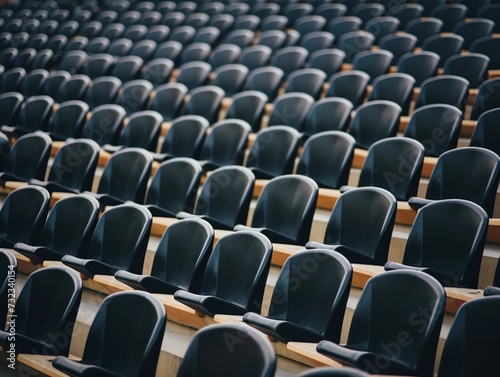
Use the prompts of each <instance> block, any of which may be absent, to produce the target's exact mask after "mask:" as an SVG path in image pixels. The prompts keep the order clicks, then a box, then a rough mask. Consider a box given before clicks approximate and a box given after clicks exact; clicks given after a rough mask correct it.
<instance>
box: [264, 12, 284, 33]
mask: <svg viewBox="0 0 500 377" xmlns="http://www.w3.org/2000/svg"><path fill="white" fill-rule="evenodd" d="M287 25H288V18H286V17H285V16H282V15H271V16H267V17H263V18H261V22H260V29H261V31H262V32H265V31H270V30H282V31H283V30H285V28H286V26H287Z"/></svg>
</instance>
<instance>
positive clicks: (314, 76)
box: [282, 68, 326, 124]
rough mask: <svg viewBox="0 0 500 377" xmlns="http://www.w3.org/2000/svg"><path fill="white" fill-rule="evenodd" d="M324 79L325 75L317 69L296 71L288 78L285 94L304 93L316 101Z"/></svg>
mask: <svg viewBox="0 0 500 377" xmlns="http://www.w3.org/2000/svg"><path fill="white" fill-rule="evenodd" d="M325 79H326V74H325V73H324V72H323V71H320V70H319V69H315V68H304V69H298V70H296V71H294V72H292V73H291V74H290V75H289V76H288V78H287V87H286V92H287V93H290V92H300V93H305V94H308V95H310V96H312V97H313V98H314V99H318V98H319V96H320V94H321V92H322V90H323V84H324V82H325ZM285 116H286V115H285ZM282 124H283V123H282Z"/></svg>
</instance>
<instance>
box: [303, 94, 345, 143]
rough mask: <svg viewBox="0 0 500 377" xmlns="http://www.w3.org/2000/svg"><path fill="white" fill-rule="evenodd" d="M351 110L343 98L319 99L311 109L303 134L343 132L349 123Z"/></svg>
mask: <svg viewBox="0 0 500 377" xmlns="http://www.w3.org/2000/svg"><path fill="white" fill-rule="evenodd" d="M352 109H353V106H352V103H351V102H350V101H348V100H346V99H344V98H340V97H327V98H323V99H320V100H318V101H316V102H315V103H314V105H313V106H312V107H311V110H310V112H309V115H308V116H307V118H306V120H305V125H304V128H303V133H304V134H305V135H306V136H309V135H314V134H316V133H319V132H323V131H330V130H339V131H345V130H346V129H347V127H348V126H349V123H350V114H351V111H352Z"/></svg>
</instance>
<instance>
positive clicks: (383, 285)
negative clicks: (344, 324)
mask: <svg viewBox="0 0 500 377" xmlns="http://www.w3.org/2000/svg"><path fill="white" fill-rule="evenodd" d="M445 297H446V294H445V292H444V289H443V288H442V287H441V286H440V284H439V283H438V282H437V281H436V280H435V279H433V278H432V277H430V276H428V275H426V274H424V273H421V272H418V271H392V272H387V273H384V274H380V275H378V276H375V277H373V278H372V279H370V280H369V281H368V283H367V284H366V286H365V288H364V290H363V293H362V295H361V297H360V299H359V301H358V304H357V306H356V309H355V310H354V315H353V318H352V322H351V327H350V331H349V337H348V339H347V343H346V345H345V346H341V345H338V344H335V343H333V342H330V341H321V342H320V343H318V346H317V351H318V352H320V353H321V354H324V355H326V356H328V357H330V358H333V359H334V360H336V361H338V362H340V363H342V364H347V365H350V366H356V367H357V368H360V369H363V370H365V371H367V372H369V373H393V374H414V375H425V376H427V375H431V374H432V370H433V367H434V356H435V353H436V348H437V343H438V340H439V332H440V330H441V324H442V320H443V315H444V306H445ZM422 308H426V309H427V310H426V314H425V315H426V318H427V319H426V320H425V321H423V320H422V321H421V322H422V324H421V326H418V327H417V326H412V325H411V323H410V322H409V318H411V319H413V320H417V319H418V318H420V316H419V314H416V313H419V311H418V310H419V309H422ZM424 322H425V323H424ZM419 323H420V322H419ZM419 330H420V331H419ZM403 332H404V334H408V337H409V338H410V339H413V342H411V344H409V345H408V346H406V347H403V346H400V345H399V344H400V343H393V342H395V339H397V337H398V334H399V335H400V334H402V333H403ZM387 344H391V345H392V344H394V345H396V344H397V349H398V351H399V352H398V353H393V350H392V349H391V353H390V355H391V356H390V355H389V354H388V353H387V346H386V345H387ZM405 344H406V343H405ZM381 345H384V346H381ZM392 355H394V356H392ZM379 360H381V361H379ZM377 361H379V362H378V363H377ZM381 363H383V364H382V366H383V367H384V368H382V367H381Z"/></svg>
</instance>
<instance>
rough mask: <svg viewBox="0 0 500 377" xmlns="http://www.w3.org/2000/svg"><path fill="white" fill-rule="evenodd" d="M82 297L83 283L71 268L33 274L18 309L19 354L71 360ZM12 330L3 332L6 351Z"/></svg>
mask: <svg viewBox="0 0 500 377" xmlns="http://www.w3.org/2000/svg"><path fill="white" fill-rule="evenodd" d="M81 297H82V281H81V279H80V277H79V276H78V274H77V273H75V271H72V270H71V269H70V268H67V267H47V268H43V269H41V270H38V271H35V272H33V273H32V274H31V275H30V276H29V277H28V279H27V280H26V283H25V284H24V286H23V289H22V290H21V293H20V294H19V298H18V299H17V301H16V305H15V313H16V314H15V315H16V317H14V320H13V321H12V323H14V322H15V325H14V326H15V327H14V330H15V342H16V343H15V349H16V352H19V353H32V354H42V355H50V356H56V355H63V356H67V355H68V353H69V346H70V343H71V337H72V331H71V330H72V329H73V326H74V323H75V320H76V314H77V312H78V307H79V305H80V300H81ZM9 307H11V306H10V304H9ZM9 320H12V319H9ZM10 328H12V327H11V325H9V328H8V330H7V331H4V330H2V331H0V344H1V345H2V347H4V348H6V349H8V347H9V346H10V343H11V341H12V339H11V334H10V331H9V330H10ZM54 334H59V336H62V337H64V339H65V340H66V341H64V342H61V341H60V340H59V337H55V336H54Z"/></svg>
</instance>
